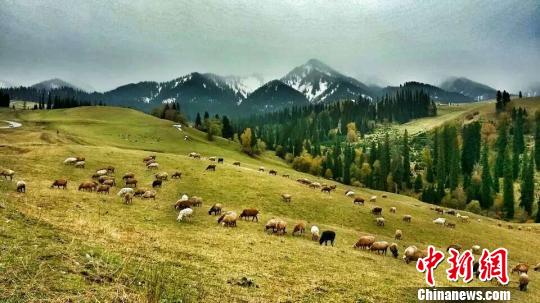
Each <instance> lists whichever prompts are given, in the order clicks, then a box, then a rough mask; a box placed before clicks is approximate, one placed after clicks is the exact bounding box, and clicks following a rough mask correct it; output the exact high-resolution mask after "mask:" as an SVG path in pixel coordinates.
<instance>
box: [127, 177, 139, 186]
mask: <svg viewBox="0 0 540 303" xmlns="http://www.w3.org/2000/svg"><path fill="white" fill-rule="evenodd" d="M137 182H138V181H137V179H127V180H126V187H137Z"/></svg>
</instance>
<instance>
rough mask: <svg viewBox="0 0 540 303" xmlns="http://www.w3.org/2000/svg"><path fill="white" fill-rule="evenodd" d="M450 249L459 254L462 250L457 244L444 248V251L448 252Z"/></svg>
mask: <svg viewBox="0 0 540 303" xmlns="http://www.w3.org/2000/svg"><path fill="white" fill-rule="evenodd" d="M450 248H453V249H455V250H457V251H459V252H461V249H462V247H461V245H459V244H451V245H448V247H447V248H446V251H450Z"/></svg>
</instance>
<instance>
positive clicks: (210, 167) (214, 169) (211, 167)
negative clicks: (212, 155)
mask: <svg viewBox="0 0 540 303" xmlns="http://www.w3.org/2000/svg"><path fill="white" fill-rule="evenodd" d="M205 170H209V171H216V165H215V164H210V165H208V166H207V167H206V169H205Z"/></svg>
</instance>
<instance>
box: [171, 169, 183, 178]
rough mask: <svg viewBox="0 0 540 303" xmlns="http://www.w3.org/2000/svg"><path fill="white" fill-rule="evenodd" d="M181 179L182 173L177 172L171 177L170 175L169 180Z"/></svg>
mask: <svg viewBox="0 0 540 303" xmlns="http://www.w3.org/2000/svg"><path fill="white" fill-rule="evenodd" d="M180 178H182V173H181V172H179V171H175V172H174V173H173V174H172V175H171V179H180Z"/></svg>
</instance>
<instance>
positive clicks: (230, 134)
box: [199, 116, 234, 139]
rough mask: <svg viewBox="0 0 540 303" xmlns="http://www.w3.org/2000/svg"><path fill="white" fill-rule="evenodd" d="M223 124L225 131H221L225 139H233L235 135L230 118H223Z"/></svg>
mask: <svg viewBox="0 0 540 303" xmlns="http://www.w3.org/2000/svg"><path fill="white" fill-rule="evenodd" d="M199 118H200V117H199ZM221 124H222V126H223V129H222V131H221V132H222V135H223V138H227V139H232V138H233V135H234V130H233V128H232V126H231V122H230V121H229V118H228V117H227V116H223V118H222V119H221Z"/></svg>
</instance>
